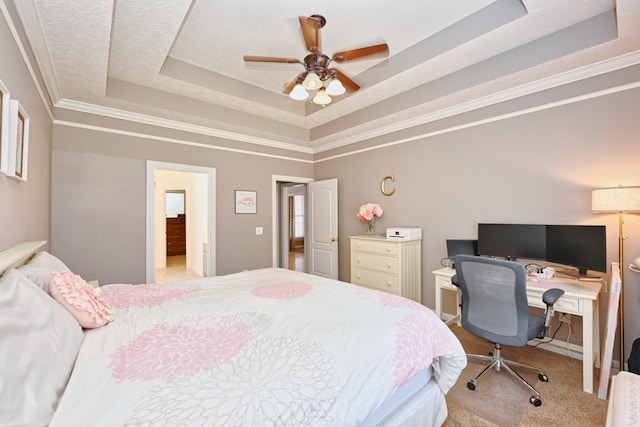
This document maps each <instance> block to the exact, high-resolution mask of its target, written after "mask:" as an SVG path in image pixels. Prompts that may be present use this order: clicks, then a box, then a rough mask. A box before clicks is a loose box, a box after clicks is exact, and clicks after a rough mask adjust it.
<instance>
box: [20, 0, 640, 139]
mask: <svg viewBox="0 0 640 427" xmlns="http://www.w3.org/2000/svg"><path fill="white" fill-rule="evenodd" d="M309 3H310V2H291V1H284V0H273V1H258V0H126V1H123V0H119V1H116V0H92V1H79V0H19V1H17V0H16V1H14V4H15V8H16V9H17V11H18V13H19V15H20V18H21V20H22V22H23V25H24V27H25V30H26V32H27V35H28V38H29V41H30V43H31V45H32V47H33V49H34V52H35V54H36V57H37V61H38V64H39V66H40V68H41V69H42V71H43V74H44V75H45V81H46V85H47V89H48V91H49V93H50V94H51V97H52V100H53V102H54V104H55V105H56V107H57V108H60V109H63V108H67V109H72V110H80V111H83V110H85V111H90V112H94V113H98V114H104V115H116V112H117V115H118V116H119V117H129V118H131V119H132V120H136V121H145V120H146V121H148V120H150V118H153V119H154V120H155V121H156V122H158V120H160V121H162V122H163V123H164V125H166V126H169V127H171V126H176V127H177V126H178V125H179V126H180V127H181V128H183V129H184V128H187V129H192V130H194V131H201V132H202V131H203V130H209V131H210V132H209V131H206V132H204V133H211V134H215V132H216V131H219V132H225V134H226V135H236V136H237V137H238V139H240V140H243V141H245V142H254V143H257V144H280V146H282V147H284V148H290V149H297V150H301V151H302V150H307V151H309V152H314V151H315V152H318V151H322V150H327V149H329V148H333V147H337V146H340V145H345V144H348V143H350V142H354V141H357V140H358V135H362V134H364V133H365V131H366V134H367V135H374V134H375V133H376V132H377V133H378V134H383V133H385V132H389V131H391V129H393V130H397V129H398V128H399V127H402V126H411V125H415V124H417V123H420V122H426V121H428V120H430V119H432V118H434V117H440V118H441V117H444V116H446V115H447V114H453V113H454V112H455V111H460V110H459V109H460V106H461V105H469V104H470V103H473V102H476V103H477V105H478V106H482V105H487V103H488V102H489V101H487V99H488V98H489V97H490V96H492V95H495V94H506V95H505V96H507V97H508V96H511V97H514V96H516V95H513V94H511V95H509V93H510V92H509V91H511V92H513V93H515V91H516V90H520V91H522V88H523V87H526V86H527V85H531V84H532V83H534V82H539V81H542V80H545V79H550V78H557V76H566V75H567V73H572V72H573V73H577V72H578V71H576V70H584V69H585V67H588V66H592V64H597V63H602V62H603V61H605V62H606V61H614V60H615V59H616V58H620V57H623V56H625V55H627V56H628V54H630V53H637V52H638V50H639V49H640V2H638V1H637V0H617V1H614V0H589V1H584V0H554V1H548V0H523V1H518V0H457V1H455V2H452V1H450V0H410V1H403V2H396V3H394V4H393V5H392V6H391V5H390V3H389V2H388V1H383V0H366V1H364V0H351V1H344V0H343V1H335V0H327V1H325V2H323V3H321V4H317V5H314V6H309V5H308V4H309ZM312 14H321V15H323V16H324V17H325V18H326V20H327V24H326V26H325V27H324V28H322V29H321V38H322V47H323V49H322V50H323V53H325V54H326V55H328V56H331V55H332V54H333V53H335V52H337V51H342V50H348V49H353V48H358V47H363V46H369V45H373V44H378V43H383V42H386V43H388V45H389V48H390V54H389V57H387V58H375V59H367V60H359V61H347V62H343V63H340V64H337V63H334V64H332V65H335V67H336V68H338V69H339V70H340V71H342V72H343V73H344V74H345V75H347V76H349V78H351V79H352V80H354V81H355V82H357V83H358V84H359V85H360V86H361V89H360V90H359V91H357V92H355V93H352V94H346V95H343V96H340V97H336V98H335V101H334V102H333V103H332V104H330V105H328V106H326V107H319V106H315V105H313V104H311V103H309V102H301V101H293V100H291V99H289V98H288V97H287V96H286V95H285V94H283V93H282V91H283V89H284V85H285V84H286V83H287V82H290V81H292V80H294V79H295V77H296V76H297V75H298V74H299V73H300V72H301V71H303V70H304V69H303V67H302V65H300V64H282V63H275V64H274V63H267V64H264V63H245V62H244V61H243V60H242V57H243V55H260V56H277V57H287V58H299V59H300V60H302V59H303V58H304V57H305V56H306V55H307V54H308V52H307V51H306V49H305V46H304V42H303V38H302V34H301V31H300V26H299V23H298V16H309V15H312ZM636 57H637V55H636ZM636 60H637V59H636ZM612 66H613V65H612ZM602 71H603V70H602V69H599V71H597V72H602ZM605 71H606V70H605ZM593 72H594V73H595V72H596V71H593ZM588 74H589V73H588V72H582V74H580V76H579V78H586V77H589V75H588ZM576 79H578V77H576ZM524 92H526V91H524ZM524 92H523V93H524ZM456 108H458V109H456ZM447 111H449V112H451V113H447ZM240 113H242V114H240Z"/></svg>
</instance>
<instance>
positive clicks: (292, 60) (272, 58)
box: [242, 55, 301, 64]
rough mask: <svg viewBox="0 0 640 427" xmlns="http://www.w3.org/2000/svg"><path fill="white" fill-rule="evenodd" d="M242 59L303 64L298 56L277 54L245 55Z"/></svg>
mask: <svg viewBox="0 0 640 427" xmlns="http://www.w3.org/2000/svg"><path fill="white" fill-rule="evenodd" d="M242 59H244V60H245V61H246V62H283V63H285V64H301V61H300V60H299V59H296V58H278V57H276V56H251V55H244V56H243V57H242Z"/></svg>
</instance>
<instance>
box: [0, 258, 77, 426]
mask: <svg viewBox="0 0 640 427" xmlns="http://www.w3.org/2000/svg"><path fill="white" fill-rule="evenodd" d="M0 319H1V320H0V379H1V380H0V425H3V426H46V425H48V424H49V422H50V420H51V417H52V416H53V413H54V411H55V410H56V408H57V406H58V401H59V400H60V397H61V396H62V393H63V392H64V389H65V387H66V385H67V381H68V380H69V376H70V375H71V370H72V369H73V365H74V364H75V360H76V356H77V355H78V351H79V349H80V345H81V344H82V338H83V332H82V329H81V328H80V326H79V325H78V322H76V320H75V319H74V318H73V316H71V314H69V313H68V312H67V311H66V310H65V309H64V308H63V307H62V306H61V305H60V304H58V303H57V302H56V301H55V300H54V299H53V298H51V297H50V296H49V295H48V294H46V293H44V292H42V290H41V289H39V288H38V287H37V286H36V285H35V284H33V283H32V282H31V281H29V280H28V279H27V278H26V277H24V276H23V275H22V274H20V273H19V272H18V271H17V270H15V269H10V270H8V271H7V272H6V273H5V274H4V276H2V277H1V278H0Z"/></svg>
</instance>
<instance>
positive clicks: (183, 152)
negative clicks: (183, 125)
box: [51, 123, 313, 284]
mask: <svg viewBox="0 0 640 427" xmlns="http://www.w3.org/2000/svg"><path fill="white" fill-rule="evenodd" d="M118 124H119V125H121V126H123V127H126V126H128V125H129V123H118ZM140 135H142V134H140ZM149 135H150V134H149ZM175 136H178V137H181V138H182V139H183V140H184V141H190V140H193V139H194V138H198V137H197V136H195V135H188V134H186V133H185V134H182V135H175ZM200 138H203V140H202V141H201V142H202V143H203V144H206V145H209V146H212V144H215V143H218V142H220V143H222V142H223V141H216V140H215V139H214V138H211V137H208V138H205V137H200ZM147 160H154V161H159V162H170V163H180V164H188V165H195V166H206V167H211V168H215V169H216V195H217V197H216V204H217V212H216V216H217V218H216V224H215V225H216V228H217V238H216V244H217V246H216V266H217V274H219V275H220V274H228V273H235V272H238V271H242V270H243V269H254V268H261V267H270V266H271V265H272V258H271V245H272V231H271V221H272V202H271V191H272V175H274V174H275V175H284V176H295V177H311V176H312V173H313V166H312V164H311V163H310V161H309V160H307V161H298V160H286V159H277V158H271V157H264V156H257V155H252V154H243V153H236V152H229V151H224V150H218V149H215V148H209V147H198V146H190V145H179V144H176V143H168V142H164V141H160V140H157V139H153V138H152V137H144V136H126V135H122V134H118V133H112V132H110V131H100V130H98V131H96V130H92V129H83V128H79V127H70V126H66V125H55V126H54V132H53V159H52V163H53V166H52V168H53V170H52V206H51V222H52V250H53V251H55V253H56V254H57V255H59V256H60V257H61V258H62V259H63V260H64V261H65V262H66V263H67V264H68V265H69V267H70V268H71V269H72V270H73V271H74V272H76V273H77V274H80V275H81V276H83V277H86V278H87V279H97V280H99V281H100V283H102V284H105V283H144V282H145V279H146V277H145V263H146V245H145V239H146V237H145V229H146V228H145V227H146V226H145V224H146V205H145V200H146V161H147ZM235 190H254V191H257V200H258V208H257V214H255V215H254V214H241V215H236V214H235V211H234V191H235ZM256 227H264V231H265V232H264V234H263V235H261V236H256V234H255V228H256Z"/></svg>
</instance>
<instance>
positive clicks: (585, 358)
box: [582, 304, 594, 394]
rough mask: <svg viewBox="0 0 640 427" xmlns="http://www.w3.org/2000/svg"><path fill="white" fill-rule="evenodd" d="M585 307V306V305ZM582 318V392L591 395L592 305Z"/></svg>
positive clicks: (585, 310) (585, 308) (586, 309)
mask: <svg viewBox="0 0 640 427" xmlns="http://www.w3.org/2000/svg"><path fill="white" fill-rule="evenodd" d="M585 305H586V304H585ZM583 312H584V315H583V316H582V390H583V391H584V392H586V393H589V394H591V393H593V344H594V342H593V341H594V340H593V305H591V307H584V310H583Z"/></svg>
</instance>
